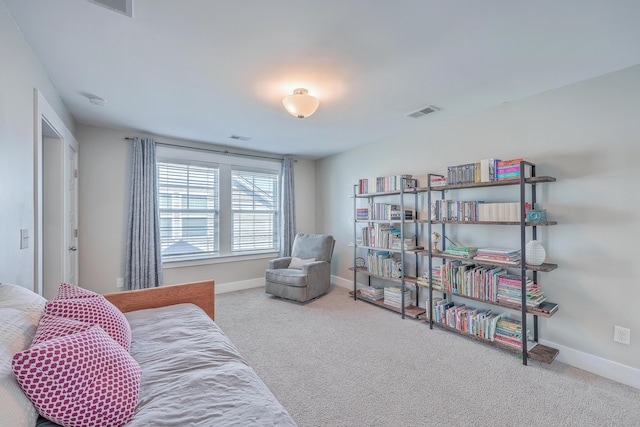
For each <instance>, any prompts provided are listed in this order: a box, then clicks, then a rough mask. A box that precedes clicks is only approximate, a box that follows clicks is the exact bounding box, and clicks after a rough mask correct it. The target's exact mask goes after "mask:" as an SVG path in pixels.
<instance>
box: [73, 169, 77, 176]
mask: <svg viewBox="0 0 640 427" xmlns="http://www.w3.org/2000/svg"><path fill="white" fill-rule="evenodd" d="M73 177H74V178H77V177H78V169H74V170H73Z"/></svg>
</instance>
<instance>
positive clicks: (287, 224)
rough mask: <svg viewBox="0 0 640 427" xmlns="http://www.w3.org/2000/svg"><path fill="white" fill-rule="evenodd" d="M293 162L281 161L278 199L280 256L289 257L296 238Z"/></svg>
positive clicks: (291, 160)
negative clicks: (279, 195)
mask: <svg viewBox="0 0 640 427" xmlns="http://www.w3.org/2000/svg"><path fill="white" fill-rule="evenodd" d="M294 162H295V160H293V159H292V158H290V157H285V158H284V159H282V174H281V175H282V191H281V198H280V256H281V257H288V256H291V246H292V245H293V239H294V237H296V201H295V186H294V182H293V163H294Z"/></svg>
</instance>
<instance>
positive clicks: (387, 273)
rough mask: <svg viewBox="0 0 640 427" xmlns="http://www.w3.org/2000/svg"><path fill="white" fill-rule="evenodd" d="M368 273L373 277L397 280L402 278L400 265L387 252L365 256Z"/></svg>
mask: <svg viewBox="0 0 640 427" xmlns="http://www.w3.org/2000/svg"><path fill="white" fill-rule="evenodd" d="M367 261H368V263H369V266H368V271H369V273H370V274H373V275H374V276H380V277H390V278H392V279H399V278H400V277H402V263H401V262H400V260H399V259H397V258H394V257H392V256H391V254H390V253H389V252H380V251H376V252H371V253H370V254H369V255H367Z"/></svg>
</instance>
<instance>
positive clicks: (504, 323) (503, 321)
mask: <svg viewBox="0 0 640 427" xmlns="http://www.w3.org/2000/svg"><path fill="white" fill-rule="evenodd" d="M434 304H435V314H434V316H435V317H434V321H436V322H439V323H443V324H445V325H447V326H449V327H451V328H454V329H457V330H459V331H461V332H465V333H467V334H470V335H475V336H477V337H481V338H484V339H487V340H489V341H494V342H499V343H502V344H505V345H507V346H508V347H511V348H514V349H522V338H523V334H524V332H523V330H522V321H520V320H518V319H512V318H510V317H509V316H508V315H507V314H506V313H493V312H492V311H491V310H480V309H477V308H474V307H469V306H467V305H466V304H462V305H454V303H453V302H450V301H447V300H441V301H438V302H434ZM528 333H529V331H527V333H526V335H527V341H528V342H527V350H530V349H532V348H533V347H535V346H536V344H537V343H535V342H533V341H531V340H529V337H528Z"/></svg>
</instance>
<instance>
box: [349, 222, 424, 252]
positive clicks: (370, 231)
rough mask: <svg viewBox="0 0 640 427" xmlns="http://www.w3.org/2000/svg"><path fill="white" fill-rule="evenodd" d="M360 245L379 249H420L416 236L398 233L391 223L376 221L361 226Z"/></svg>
mask: <svg viewBox="0 0 640 427" xmlns="http://www.w3.org/2000/svg"><path fill="white" fill-rule="evenodd" d="M361 233H362V240H361V242H362V245H363V246H369V247H374V248H380V249H397V250H400V249H402V245H403V244H404V250H413V249H422V246H418V245H416V236H415V235H412V236H404V238H403V237H402V236H401V235H400V230H398V229H396V228H394V227H393V226H392V225H391V224H387V223H378V224H373V225H369V226H367V227H362V230H361Z"/></svg>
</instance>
